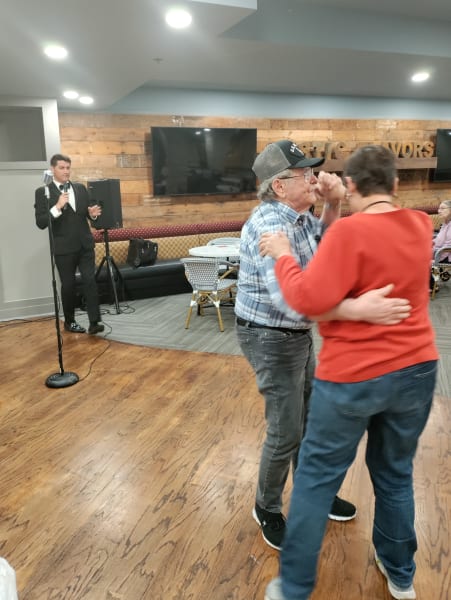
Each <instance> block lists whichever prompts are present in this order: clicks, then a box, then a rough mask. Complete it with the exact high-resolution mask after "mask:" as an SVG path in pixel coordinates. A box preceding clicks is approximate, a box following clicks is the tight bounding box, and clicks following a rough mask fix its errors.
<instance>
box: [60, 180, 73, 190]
mask: <svg viewBox="0 0 451 600" xmlns="http://www.w3.org/2000/svg"><path fill="white" fill-rule="evenodd" d="M65 185H66V186H67V189H69V188H70V183H69V182H68V183H66V184H65ZM58 187H59V189H60V190H61V191H63V190H64V185H63V184H61V185H59V186H58ZM66 191H67V190H66Z"/></svg>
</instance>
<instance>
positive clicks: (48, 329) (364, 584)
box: [0, 320, 451, 600]
mask: <svg viewBox="0 0 451 600" xmlns="http://www.w3.org/2000/svg"><path fill="white" fill-rule="evenodd" d="M63 339H64V364H65V368H66V369H67V370H72V371H75V372H77V373H78V374H79V376H80V378H81V380H80V382H79V383H77V384H76V385H74V386H72V387H69V388H66V389H62V390H54V389H49V388H47V387H46V386H45V379H46V377H47V376H48V375H49V374H50V373H52V372H55V371H56V372H57V371H58V361H57V353H56V349H55V345H56V343H55V328H54V324H53V322H52V321H51V320H41V321H31V322H25V323H22V324H9V325H8V324H1V325H0V352H1V355H2V357H5V358H4V360H3V361H2V362H3V366H2V370H1V372H0V394H1V396H0V397H1V404H0V555H1V556H3V557H5V558H6V559H7V560H8V561H9V562H10V564H11V565H12V566H13V567H14V568H15V570H16V574H17V581H18V588H19V593H20V598H21V600H194V599H196V600H262V599H263V596H264V589H265V587H266V585H267V583H268V581H269V580H270V579H271V578H272V577H274V576H275V575H276V574H277V571H278V553H277V552H276V551H273V550H271V549H270V548H269V547H268V546H267V545H266V544H265V543H264V542H263V540H262V537H261V534H260V531H259V529H258V528H257V526H256V524H255V522H254V521H253V519H252V517H251V509H252V505H253V502H254V495H255V482H256V474H257V468H258V462H259V451H260V447H261V443H262V440H263V435H264V415H263V402H262V400H261V398H260V396H259V394H258V392H257V390H256V386H255V381H254V377H253V375H252V372H251V370H250V367H249V365H248V364H247V362H246V360H245V359H244V358H243V357H242V356H239V355H224V354H213V353H202V352H187V351H182V350H166V349H161V348H159V349H155V348H150V347H141V346H132V345H128V344H125V343H119V342H110V341H108V340H107V339H106V340H105V339H102V338H100V337H94V336H93V337H90V336H86V335H71V334H64V338H63ZM444 382H445V383H446V380H445V379H444ZM450 425H451V414H450V403H449V397H448V396H443V395H439V394H437V396H436V399H435V404H434V408H433V412H432V415H431V419H430V421H429V423H428V426H427V429H426V431H425V433H424V435H423V437H422V439H421V443H420V447H419V451H418V456H417V460H416V465H415V477H416V479H415V492H416V499H417V531H418V539H419V551H418V554H417V565H418V569H417V575H416V579H415V586H416V589H417V593H418V598H419V599H420V600H421V599H423V600H432V599H433V600H446V599H447V598H448V593H449V592H448V590H449V587H450V581H451V559H450V556H451V553H450V547H449V546H450V536H449V525H450V521H451V475H450V444H449V431H450ZM290 487H291V483H290V484H289V485H288V488H287V490H286V493H285V499H286V503H287V504H288V502H289V495H290ZM342 495H343V496H344V497H347V498H349V499H350V500H352V501H353V502H355V503H356V504H357V506H358V511H359V513H358V517H357V518H356V519H355V521H351V522H349V523H345V524H341V523H332V522H331V523H329V525H328V531H327V536H326V539H325V542H324V547H323V552H322V557H321V561H320V566H319V584H318V587H317V589H316V591H315V593H314V595H313V596H312V600H363V599H365V600H367V599H371V600H389V598H390V596H389V594H388V591H387V588H386V584H385V581H384V579H383V577H382V576H381V575H380V573H379V572H378V570H377V569H376V567H375V565H374V560H373V555H372V547H371V527H372V516H373V495H372V490H371V484H370V481H369V477H368V474H367V471H366V468H365V464H364V441H363V443H362V444H361V446H360V447H359V451H358V457H357V460H356V462H355V463H354V465H353V466H352V468H351V469H350V471H349V473H348V475H347V477H346V480H345V483H344V486H343V490H342Z"/></svg>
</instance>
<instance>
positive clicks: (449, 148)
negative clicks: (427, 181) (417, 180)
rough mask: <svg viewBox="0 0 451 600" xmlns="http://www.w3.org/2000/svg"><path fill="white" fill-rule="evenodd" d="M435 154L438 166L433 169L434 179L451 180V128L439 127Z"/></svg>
mask: <svg viewBox="0 0 451 600" xmlns="http://www.w3.org/2000/svg"><path fill="white" fill-rule="evenodd" d="M435 154H436V156H437V167H436V168H435V170H434V171H433V175H432V181H443V182H451V129H437V140H436V143H435Z"/></svg>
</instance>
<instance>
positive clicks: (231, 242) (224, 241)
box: [207, 237, 240, 277]
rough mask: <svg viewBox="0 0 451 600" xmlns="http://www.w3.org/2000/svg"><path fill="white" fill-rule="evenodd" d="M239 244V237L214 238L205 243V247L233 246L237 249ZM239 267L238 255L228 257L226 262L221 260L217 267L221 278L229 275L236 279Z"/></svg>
mask: <svg viewBox="0 0 451 600" xmlns="http://www.w3.org/2000/svg"><path fill="white" fill-rule="evenodd" d="M239 243H240V238H239V237H222V238H214V239H212V240H210V241H209V242H207V246H233V247H234V248H236V247H237V245H239ZM239 267H240V257H239V255H230V256H228V257H227V260H226V261H224V260H222V261H221V263H220V265H219V272H220V273H221V275H222V276H225V277H227V276H228V275H230V274H232V273H233V274H234V275H235V277H236V272H237V271H238V269H239Z"/></svg>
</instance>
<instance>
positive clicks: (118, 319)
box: [77, 293, 241, 354]
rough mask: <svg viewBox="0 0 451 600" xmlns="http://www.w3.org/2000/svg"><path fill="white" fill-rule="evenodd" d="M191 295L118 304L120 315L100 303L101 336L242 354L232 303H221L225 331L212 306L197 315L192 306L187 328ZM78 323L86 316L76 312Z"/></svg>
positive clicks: (149, 343)
mask: <svg viewBox="0 0 451 600" xmlns="http://www.w3.org/2000/svg"><path fill="white" fill-rule="evenodd" d="M190 298H191V294H190V293H188V294H177V295H174V296H165V297H162V298H147V299H145V300H134V301H130V302H126V303H125V302H121V303H120V309H121V311H123V312H121V313H120V314H116V309H115V307H114V305H102V307H101V309H102V321H103V323H104V324H105V326H106V327H105V334H103V335H104V337H108V338H109V339H112V340H115V341H118V342H127V343H129V344H139V345H142V346H152V347H154V348H169V349H172V350H193V351H197V352H214V353H219V354H241V351H240V349H239V347H238V343H237V340H236V336H235V315H234V311H233V307H232V306H222V307H221V314H222V319H223V323H224V331H223V332H220V331H219V324H218V318H217V315H216V310H215V308H214V307H208V308H206V309H205V310H204V315H203V316H198V315H197V311H196V308H195V307H194V308H193V314H192V317H191V322H190V327H189V329H185V319H186V315H187V311H188V307H189V301H190ZM77 320H78V322H79V323H80V324H83V325H86V323H87V320H86V315H85V314H84V313H81V314H80V316H78V315H77Z"/></svg>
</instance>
